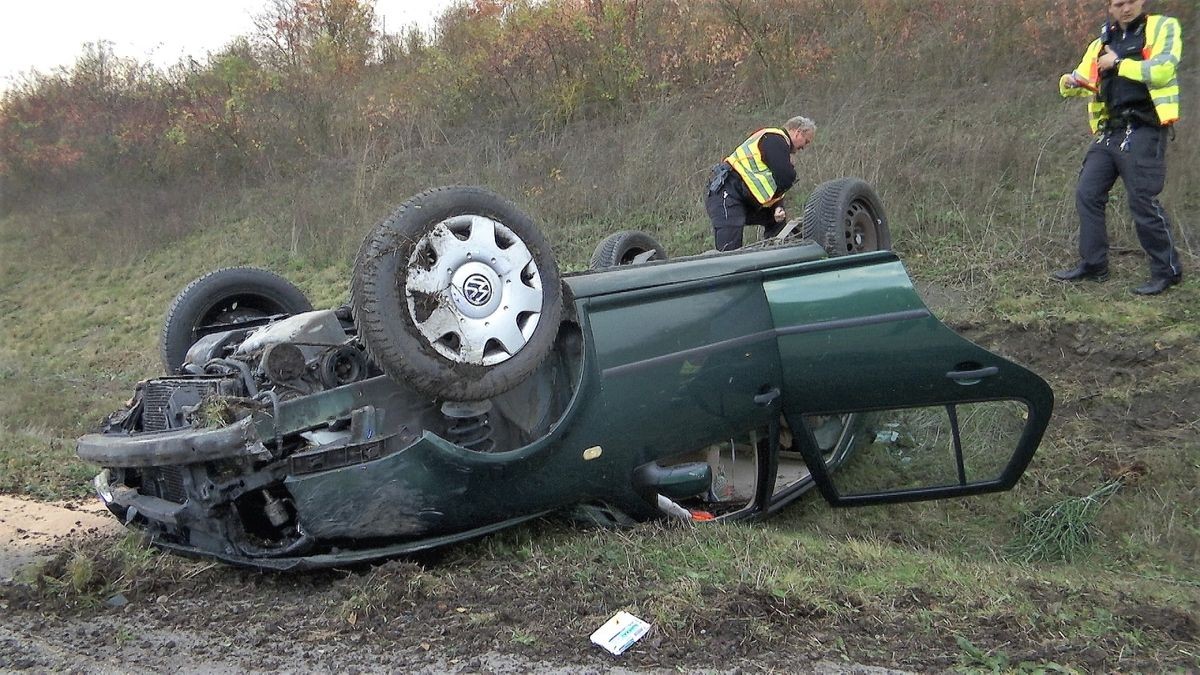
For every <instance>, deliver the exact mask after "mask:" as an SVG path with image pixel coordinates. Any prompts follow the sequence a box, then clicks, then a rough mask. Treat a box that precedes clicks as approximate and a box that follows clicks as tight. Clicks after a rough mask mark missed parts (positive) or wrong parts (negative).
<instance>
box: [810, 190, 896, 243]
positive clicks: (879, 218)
mask: <svg viewBox="0 0 1200 675" xmlns="http://www.w3.org/2000/svg"><path fill="white" fill-rule="evenodd" d="M801 220H802V222H803V231H804V236H805V238H807V239H812V240H813V241H816V242H817V243H818V244H820V245H821V246H822V248H824V249H825V252H826V253H828V254H829V255H830V256H840V255H849V254H851V253H864V252H867V251H882V250H886V249H890V248H891V247H892V235H891V233H890V232H889V231H888V221H887V215H885V214H884V212H883V202H881V201H880V200H879V195H877V194H875V190H874V189H873V188H872V187H871V186H870V185H868V184H867V183H866V182H865V181H863V180H861V179H858V178H838V179H836V180H831V181H826V182H824V183H821V184H820V185H818V186H817V188H816V189H815V190H813V193H812V195H810V196H809V198H808V201H807V202H805V203H804V215H803V217H802V218H801Z"/></svg>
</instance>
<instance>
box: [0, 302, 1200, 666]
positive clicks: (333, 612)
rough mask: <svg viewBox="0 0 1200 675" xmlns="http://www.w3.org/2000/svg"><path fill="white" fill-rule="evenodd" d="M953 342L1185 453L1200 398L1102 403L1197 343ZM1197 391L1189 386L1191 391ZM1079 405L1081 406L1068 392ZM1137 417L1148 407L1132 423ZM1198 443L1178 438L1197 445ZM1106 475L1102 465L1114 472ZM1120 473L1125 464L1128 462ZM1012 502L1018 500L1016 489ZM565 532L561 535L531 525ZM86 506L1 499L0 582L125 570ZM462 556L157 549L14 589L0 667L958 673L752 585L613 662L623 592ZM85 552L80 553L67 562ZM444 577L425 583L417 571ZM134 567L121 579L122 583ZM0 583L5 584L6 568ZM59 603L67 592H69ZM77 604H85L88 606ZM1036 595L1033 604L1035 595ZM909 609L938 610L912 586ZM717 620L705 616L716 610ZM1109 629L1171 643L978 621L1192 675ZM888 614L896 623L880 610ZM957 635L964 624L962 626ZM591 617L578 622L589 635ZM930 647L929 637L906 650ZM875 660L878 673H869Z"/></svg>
mask: <svg viewBox="0 0 1200 675" xmlns="http://www.w3.org/2000/svg"><path fill="white" fill-rule="evenodd" d="M955 328H956V329H957V330H959V332H961V333H963V334H965V335H966V336H968V337H970V338H972V339H974V340H976V341H977V342H980V343H981V344H985V345H987V346H989V347H990V348H993V349H995V350H996V351H998V352H1000V353H1003V354H1005V355H1006V356H1009V357H1011V358H1014V359H1015V360H1017V361H1019V362H1022V363H1025V364H1027V365H1030V366H1032V367H1033V368H1034V369H1035V370H1036V371H1038V372H1042V373H1054V377H1055V378H1056V379H1057V380H1058V381H1059V382H1069V383H1071V386H1070V387H1069V389H1070V390H1071V391H1072V392H1075V393H1072V394H1071V395H1069V396H1066V397H1060V399H1059V401H1058V407H1057V409H1056V413H1055V415H1056V420H1057V422H1056V423H1060V424H1061V420H1065V419H1074V418H1076V417H1080V416H1082V417H1094V416H1107V417H1108V418H1110V419H1112V420H1113V423H1112V424H1109V425H1107V426H1106V428H1107V429H1109V433H1110V435H1111V440H1112V442H1119V443H1123V444H1127V446H1128V447H1138V446H1140V445H1142V444H1147V445H1152V444H1155V443H1164V442H1178V441H1184V442H1194V439H1195V434H1196V433H1197V424H1198V423H1200V396H1196V395H1192V396H1190V397H1188V396H1180V395H1179V394H1178V391H1162V392H1153V391H1150V392H1146V393H1144V394H1142V395H1140V396H1138V397H1137V398H1136V399H1134V403H1133V404H1132V406H1133V407H1138V406H1145V407H1146V409H1145V410H1144V411H1141V412H1139V411H1138V410H1134V409H1132V408H1129V409H1125V410H1120V411H1117V410H1108V409H1107V408H1106V406H1108V405H1111V404H1106V403H1104V402H1103V401H1104V399H1103V397H1100V396H1098V395H1093V393H1092V392H1093V391H1094V392H1095V393H1096V394H1098V393H1101V392H1103V391H1104V390H1105V389H1106V388H1108V387H1111V386H1113V385H1114V383H1118V382H1121V381H1124V380H1127V379H1129V378H1145V376H1146V375H1147V374H1149V373H1154V374H1157V375H1162V374H1164V373H1166V374H1170V373H1173V372H1176V371H1177V370H1178V369H1179V368H1180V366H1181V364H1182V363H1185V362H1187V361H1188V360H1190V359H1193V358H1195V356H1196V355H1197V350H1196V349H1195V348H1194V347H1192V346H1189V345H1162V344H1156V343H1146V342H1145V341H1139V340H1137V339H1133V338H1130V339H1126V338H1121V337H1115V336H1109V337H1108V339H1105V340H1103V341H1098V340H1095V339H1093V338H1094V336H1093V335H1091V333H1090V332H1089V331H1090V330H1091V329H1089V328H1087V327H1084V326H1078V327H1066V328H1063V329H1061V330H1056V331H1054V332H1048V331H1045V330H1041V331H1039V330H1035V329H1025V328H1019V327H1014V326H1008V327H1001V328H994V327H988V326H972V325H959V326H955ZM1193 384H1194V383H1193ZM1079 392H1082V393H1079ZM1143 413H1144V414H1143ZM1189 439H1190V440H1189ZM1116 470H1118V469H1114V471H1116ZM1124 470H1128V467H1125V469H1124ZM1018 489H1020V488H1018ZM534 527H535V528H538V527H540V528H551V529H552V528H561V527H564V526H562V525H556V524H545V525H535V526H534ZM124 536H125V535H124V534H123V533H122V531H121V529H120V528H119V527H117V526H116V525H115V523H114V522H113V521H112V519H111V518H108V517H107V516H105V515H104V514H102V513H101V514H97V513H96V512H95V506H94V505H82V504H68V505H57V506H52V505H44V504H37V505H31V504H30V503H25V502H21V501H19V500H14V499H12V498H4V499H3V501H0V549H2V552H0V570H8V572H11V571H12V570H13V569H15V568H16V567H17V566H18V565H19V564H24V563H28V562H29V561H30V559H31V557H32V556H35V555H37V554H42V555H43V556H45V557H44V558H43V559H44V560H48V562H47V563H45V564H46V565H48V567H49V568H50V569H51V570H52V571H53V570H55V569H56V568H57V571H58V574H57V578H59V579H64V578H70V575H71V573H70V571H69V570H70V565H71V564H72V562H71V561H72V557H73V556H76V553H74V552H82V553H83V556H84V557H86V558H88V559H91V560H94V561H96V564H97V565H100V566H104V565H106V564H111V565H113V566H114V569H110V570H103V574H100V576H102V577H103V578H106V579H109V580H112V579H114V578H120V576H121V574H123V572H122V570H121V569H118V568H117V567H116V566H118V565H119V563H118V562H116V561H114V559H112V558H111V557H108V556H107V554H106V553H105V552H106V551H111V550H112V549H113V548H114V547H116V546H118V544H119V543H120V542H122V540H123V538H124ZM447 555H448V556H450V557H451V558H453V556H454V553H449V554H446V553H434V554H431V555H427V556H424V557H421V558H415V559H403V560H393V561H390V562H387V563H385V564H383V565H381V566H376V567H370V566H363V567H360V568H355V569H350V570H337V571H328V572H319V573H309V574H292V575H284V574H262V573H257V572H252V571H246V570H239V569H233V568H229V567H226V566H224V565H220V564H216V563H197V562H194V561H182V560H180V559H177V558H175V557H174V556H156V557H155V558H156V559H157V560H156V561H152V563H151V565H152V566H151V567H150V568H144V569H141V570H140V573H139V578H138V579H136V580H128V579H126V580H125V581H126V582H127V583H126V586H128V587H129V591H128V592H127V593H121V594H117V595H112V596H109V597H96V598H93V599H91V600H90V601H87V602H85V601H80V600H78V596H71V597H75V598H76V599H74V600H71V599H67V600H63V599H62V598H63V597H64V595H63V594H55V593H54V592H53V589H47V588H46V587H45V585H44V584H43V586H42V587H41V588H33V587H29V586H24V585H21V584H12V583H10V584H6V585H5V586H3V588H2V589H0V590H2V591H3V593H2V594H0V617H2V618H0V669H3V670H32V671H63V672H143V671H144V672H162V671H185V672H207V673H223V672H275V671H280V670H282V671H306V672H307V671H317V672H347V673H354V672H376V671H406V672H424V673H429V672H501V673H516V672H538V673H579V672H626V671H636V672H647V671H649V672H664V673H665V672H680V671H683V672H696V671H703V672H722V673H724V672H729V673H732V672H741V671H747V672H761V671H778V672H821V673H824V672H862V673H883V672H894V671H890V670H889V669H891V668H896V669H903V670H918V671H940V670H945V669H950V668H955V667H956V666H958V665H961V655H962V652H963V647H962V645H961V644H957V643H956V641H955V637H954V635H955V632H956V631H955V630H938V631H935V632H934V633H933V637H932V638H931V637H930V633H929V631H928V630H924V631H922V630H921V628H922V626H920V625H918V624H917V622H916V621H917V620H916V619H915V618H914V619H913V620H912V621H911V622H909V621H906V620H903V619H902V620H900V621H884V620H882V619H881V617H880V616H878V615H875V614H874V613H873V612H872V611H871V608H869V607H862V608H861V611H859V612H857V613H849V614H845V613H844V614H840V615H831V614H829V613H827V612H825V611H824V610H823V609H822V608H820V607H817V606H809V605H806V604H804V603H801V602H797V601H795V600H790V601H789V600H786V599H782V598H778V597H774V596H769V595H764V594H762V593H758V592H755V591H753V590H752V589H736V588H734V589H714V590H713V591H712V594H713V598H711V601H710V602H709V603H708V607H709V611H708V612H707V613H706V614H704V615H697V616H689V617H687V620H688V622H689V623H688V629H687V630H685V631H676V632H675V633H674V634H672V635H670V636H667V637H664V636H663V635H662V634H661V633H659V632H657V631H651V633H650V634H649V635H648V636H647V637H646V638H644V639H643V640H642V641H641V642H639V643H638V644H637V645H636V646H635V647H634V648H633V649H632V650H631V651H630V652H628V653H627V654H625V655H623V656H621V657H611V656H609V655H607V654H605V653H603V652H601V651H600V650H599V649H598V648H596V647H594V646H592V645H590V644H589V642H588V635H589V634H590V632H591V631H592V630H594V629H595V628H596V627H598V622H596V623H590V621H591V619H590V618H589V622H581V621H580V620H579V617H602V616H608V615H611V614H612V613H615V611H617V610H619V609H623V608H624V607H623V606H622V598H610V597H607V596H606V595H605V593H604V592H603V590H602V589H596V588H586V589H585V588H581V587H580V585H579V584H580V582H579V580H578V579H577V577H575V576H573V574H572V570H571V569H559V570H555V569H551V570H542V571H541V572H539V574H538V575H537V577H536V578H537V579H538V581H539V585H538V587H530V586H529V585H527V584H525V583H523V582H522V581H521V579H519V578H517V577H515V576H514V575H512V574H510V572H511V570H509V569H506V568H505V565H511V564H512V561H511V560H508V561H504V560H495V559H491V560H483V561H479V562H477V563H476V562H468V563H464V562H463V561H462V559H461V558H458V559H454V560H450V559H448V558H447V557H445V556H447ZM76 557H77V556H76ZM438 568H441V569H443V570H445V569H447V568H450V569H453V570H454V572H455V573H454V574H452V575H441V576H439V579H438V581H437V583H433V584H431V583H428V579H427V577H426V575H424V574H423V571H424V570H428V569H438ZM124 573H128V572H124ZM0 576H3V575H0ZM1025 591H1027V592H1030V593H1032V594H1033V595H1035V596H1036V597H1037V598H1038V599H1039V600H1040V601H1043V602H1045V603H1046V604H1052V603H1055V602H1063V601H1064V598H1062V597H1061V596H1060V595H1058V593H1059V592H1058V591H1057V590H1055V589H1054V588H1052V587H1049V586H1048V587H1047V588H1046V589H1025ZM68 595H69V594H68ZM85 595H86V594H85ZM1043 595H1044V597H1043ZM908 597H909V599H906V600H904V601H903V602H905V603H909V606H908V607H898V608H892V609H893V610H897V609H898V610H900V614H899V615H900V616H904V612H905V611H909V612H910V613H911V614H912V615H914V616H915V615H916V613H917V611H918V610H920V609H921V608H923V607H928V606H931V605H933V604H936V603H938V602H939V601H942V600H944V599H943V598H938V597H934V596H931V595H929V594H925V593H923V592H922V591H921V590H920V589H918V588H914V589H912V592H910V593H909V594H908ZM713 608H715V610H714V609H713ZM1111 609H1112V612H1113V614H1114V615H1115V616H1116V617H1118V619H1119V620H1121V621H1124V622H1126V623H1127V624H1128V625H1131V626H1138V627H1139V628H1140V629H1141V630H1144V631H1145V633H1146V634H1147V635H1149V636H1150V637H1152V638H1153V639H1154V640H1156V641H1158V643H1160V644H1167V645H1174V646H1173V647H1171V648H1170V649H1166V650H1164V651H1162V652H1160V654H1161V653H1171V654H1173V655H1174V656H1172V657H1170V658H1171V660H1169V661H1168V662H1163V661H1161V660H1159V658H1160V657H1159V656H1147V657H1146V658H1145V659H1139V657H1138V656H1137V655H1136V654H1134V655H1132V656H1131V655H1130V654H1127V653H1125V650H1126V645H1125V644H1123V643H1121V642H1119V641H1116V640H1115V639H1113V638H1099V639H1090V640H1081V639H1078V638H1075V639H1058V638H1056V637H1055V636H1053V635H1038V634H1033V633H1031V631H1030V630H1029V629H1028V627H1027V626H1025V625H1024V624H1023V623H1022V622H1021V621H1020V620H1019V617H1009V618H1003V617H1002V618H1000V619H998V620H997V619H992V620H990V623H988V625H986V626H980V625H976V626H973V629H974V630H975V634H976V635H979V634H984V635H987V636H988V642H989V645H990V646H996V647H997V648H1000V647H1003V648H1004V650H1006V652H1007V653H1010V654H1012V655H1013V656H1014V662H1013V664H1011V665H1015V663H1016V660H1018V659H1019V660H1026V661H1030V662H1033V663H1040V664H1056V663H1070V664H1072V665H1073V667H1075V668H1082V669H1085V670H1100V671H1103V670H1111V669H1113V668H1114V667H1118V664H1119V667H1120V669H1125V670H1129V669H1132V670H1157V669H1159V668H1162V667H1164V666H1166V667H1171V668H1178V669H1187V668H1189V667H1192V666H1196V665H1200V659H1198V660H1197V661H1196V662H1195V663H1193V664H1191V665H1189V663H1188V662H1187V659H1188V657H1187V654H1196V653H1200V651H1197V645H1200V618H1198V617H1197V616H1196V614H1194V613H1189V612H1186V611H1180V610H1178V609H1172V608H1170V607H1166V606H1158V605H1148V604H1144V603H1140V602H1133V601H1129V602H1125V601H1121V600H1119V601H1118V602H1117V603H1116V604H1115V605H1114V606H1113V607H1112V608H1111ZM890 616H893V617H894V616H896V615H895V614H892V615H890ZM964 621H965V624H964V625H966V626H967V627H968V628H972V626H970V624H971V620H970V619H969V617H964ZM585 623H586V625H585ZM917 636H923V637H917ZM861 664H870V665H861Z"/></svg>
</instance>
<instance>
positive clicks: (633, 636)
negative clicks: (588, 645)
mask: <svg viewBox="0 0 1200 675" xmlns="http://www.w3.org/2000/svg"><path fill="white" fill-rule="evenodd" d="M649 631H650V624H648V623H646V622H645V621H642V620H641V619H639V618H637V617H636V616H634V615H632V614H630V613H629V612H625V611H621V612H617V614H616V616H614V617H613V618H611V619H609V620H608V621H606V622H605V623H604V625H603V626H601V627H600V628H599V629H597V630H596V632H595V633H592V642H594V643H596V644H598V645H600V646H601V647H604V648H605V649H607V650H608V651H609V652H611V653H612V654H613V655H615V656H620V655H621V654H623V653H624V652H625V650H626V649H629V648H630V647H632V646H633V643H635V642H637V641H638V640H640V639H642V636H643V635H645V634H646V633H648V632H649Z"/></svg>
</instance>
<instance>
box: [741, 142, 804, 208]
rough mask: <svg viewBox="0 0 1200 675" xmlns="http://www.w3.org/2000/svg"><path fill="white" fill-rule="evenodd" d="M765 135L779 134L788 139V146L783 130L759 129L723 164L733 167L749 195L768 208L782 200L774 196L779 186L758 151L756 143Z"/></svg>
mask: <svg viewBox="0 0 1200 675" xmlns="http://www.w3.org/2000/svg"><path fill="white" fill-rule="evenodd" d="M765 134H779V135H780V136H783V137H784V138H786V139H788V144H789V145H790V144H791V142H792V140H791V137H789V136H788V133H787V132H786V131H784V130H783V129H774V128H772V129H759V130H758V131H756V132H754V133H753V134H751V135H750V138H747V139H746V140H745V141H744V142H743V143H742V144H741V145H739V146H738V147H737V149H736V150H734V151H733V152H731V153H729V156H728V157H726V158H725V162H726V163H727V164H729V166H731V167H733V170H734V171H736V172H737V173H738V175H739V176H741V177H742V182H744V183H745V184H746V187H747V188H749V189H750V194H752V195H754V199H755V200H757V201H758V203H759V204H762V205H763V206H770V205H772V204H774V203H775V202H777V201H779V200H780V199H782V198H783V195H780V196H779V197H776V196H775V190H776V189H778V187H779V186H777V185H776V184H775V175H774V174H773V173H771V169H769V168H768V167H767V163H766V162H764V161H763V158H762V152H761V151H760V150H759V149H758V141H759V140H760V139H761V138H762V137H763V136H764V135H765Z"/></svg>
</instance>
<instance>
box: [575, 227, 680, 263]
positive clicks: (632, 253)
mask: <svg viewBox="0 0 1200 675" xmlns="http://www.w3.org/2000/svg"><path fill="white" fill-rule="evenodd" d="M666 259H667V249H665V248H663V245H662V244H660V243H658V241H656V240H655V239H654V237H651V236H650V235H648V234H646V233H645V232H641V231H638V230H622V231H620V232H614V233H613V234H610V235H608V236H607V237H605V238H604V240H603V241H601V242H600V243H599V244H597V245H596V250H595V251H593V252H592V260H591V262H590V263H588V266H589V267H590V268H592V269H594V270H599V269H604V268H606V267H617V266H618V265H637V264H640V263H644V262H650V261H651V260H666Z"/></svg>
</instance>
